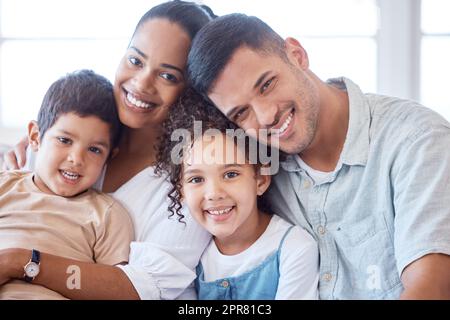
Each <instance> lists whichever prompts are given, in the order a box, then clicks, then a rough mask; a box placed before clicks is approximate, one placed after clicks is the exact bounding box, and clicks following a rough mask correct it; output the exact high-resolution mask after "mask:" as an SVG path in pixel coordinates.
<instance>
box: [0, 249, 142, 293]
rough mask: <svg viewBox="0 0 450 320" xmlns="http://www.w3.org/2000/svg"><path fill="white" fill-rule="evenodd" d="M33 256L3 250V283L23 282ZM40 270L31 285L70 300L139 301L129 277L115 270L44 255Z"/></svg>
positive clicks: (27, 252) (0, 276)
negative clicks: (75, 268) (41, 287)
mask: <svg viewBox="0 0 450 320" xmlns="http://www.w3.org/2000/svg"><path fill="white" fill-rule="evenodd" d="M30 256H31V250H25V249H6V250H1V251H0V269H1V273H0V283H4V282H6V281H7V280H8V279H20V280H22V279H23V266H24V265H25V264H26V263H27V262H28V261H29V260H30ZM73 266H77V267H78V268H79V271H80V276H79V278H78V276H77V273H78V272H74V271H71V270H73V268H72V269H71V267H73ZM40 270H41V271H40V273H39V275H38V276H37V277H36V278H35V279H34V280H33V282H32V283H34V284H39V285H42V286H44V287H47V288H49V289H51V290H53V291H56V292H59V293H60V294H62V295H64V296H66V297H67V298H70V299H96V300H101V299H123V300H125V299H139V295H138V294H137V292H136V290H135V289H134V287H133V285H132V283H131V282H130V280H129V279H128V277H127V276H126V275H125V273H124V272H123V271H122V270H121V269H120V268H118V267H115V266H108V265H102V264H96V263H86V262H80V261H76V260H72V259H66V258H62V257H57V256H54V255H50V254H46V253H41V265H40ZM68 270H69V272H68ZM78 281H79V282H78ZM68 284H69V285H68ZM77 284H79V286H77ZM74 287H75V288H74ZM76 287H79V289H78V288H76Z"/></svg>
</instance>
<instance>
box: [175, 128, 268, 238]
mask: <svg viewBox="0 0 450 320" xmlns="http://www.w3.org/2000/svg"><path fill="white" fill-rule="evenodd" d="M205 137H206V136H203V137H202V138H203V139H197V140H196V141H195V142H194V143H193V145H192V148H190V149H189V152H188V153H187V154H186V156H185V159H184V162H183V177H182V181H181V182H182V193H183V198H184V199H185V201H186V204H187V205H188V207H189V210H190V212H191V214H192V216H193V217H194V218H195V219H196V220H197V221H198V222H199V224H200V225H202V226H203V227H204V228H205V229H206V230H208V231H209V232H210V233H211V234H213V235H214V236H215V237H216V238H219V239H220V240H222V241H226V240H230V239H232V238H234V237H238V236H239V235H241V234H245V233H246V232H250V231H253V229H251V228H254V226H255V225H256V222H255V221H257V219H258V217H257V215H258V208H257V204H256V199H257V195H262V194H263V193H264V192H265V191H266V189H267V188H268V186H269V184H270V176H261V175H257V174H256V172H255V168H254V165H251V164H249V163H248V161H246V160H245V154H244V152H243V151H242V150H240V149H239V148H238V147H237V146H236V144H235V143H234V142H233V139H231V138H229V137H226V136H224V135H215V136H209V137H206V138H205ZM212 139H213V140H212ZM211 140H212V141H211ZM230 156H231V157H230ZM233 158H234V159H233ZM255 219H256V220H255ZM249 228H250V231H249Z"/></svg>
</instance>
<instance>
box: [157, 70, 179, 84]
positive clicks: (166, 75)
mask: <svg viewBox="0 0 450 320" xmlns="http://www.w3.org/2000/svg"><path fill="white" fill-rule="evenodd" d="M159 76H160V77H161V78H163V79H166V80H167V81H170V82H173V83H178V78H177V77H175V76H174V75H173V74H170V73H165V72H163V73H160V74H159Z"/></svg>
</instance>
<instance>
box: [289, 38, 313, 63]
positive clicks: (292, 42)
mask: <svg viewBox="0 0 450 320" xmlns="http://www.w3.org/2000/svg"><path fill="white" fill-rule="evenodd" d="M284 43H285V46H286V55H287V56H288V59H289V61H291V63H292V64H293V65H295V66H297V67H299V68H301V69H303V70H307V69H308V68H309V58H308V53H307V52H306V50H305V49H304V48H303V47H302V45H301V44H300V42H298V40H297V39H294V38H287V39H286V40H284Z"/></svg>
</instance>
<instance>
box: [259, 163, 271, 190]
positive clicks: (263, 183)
mask: <svg viewBox="0 0 450 320" xmlns="http://www.w3.org/2000/svg"><path fill="white" fill-rule="evenodd" d="M271 181H272V176H271V175H266V174H262V173H261V168H259V170H258V173H257V175H256V182H257V186H256V193H257V194H258V196H262V195H263V194H264V192H266V191H267V189H268V188H269V186H270V182H271Z"/></svg>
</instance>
